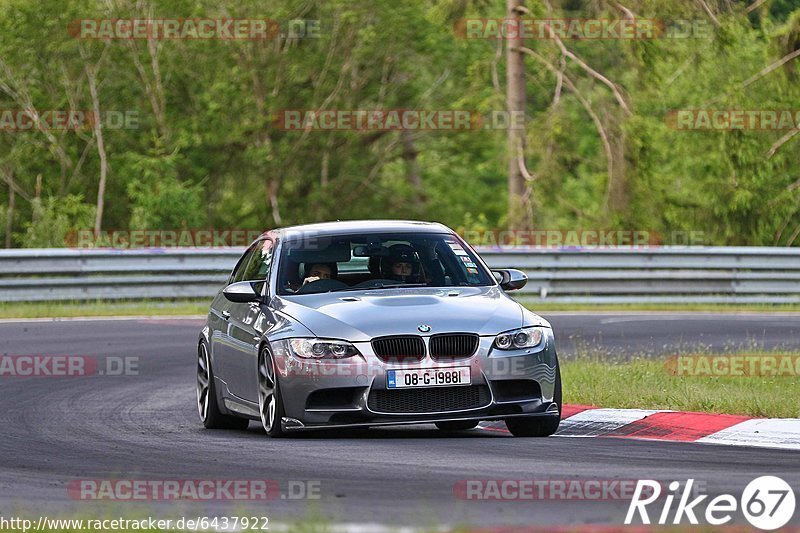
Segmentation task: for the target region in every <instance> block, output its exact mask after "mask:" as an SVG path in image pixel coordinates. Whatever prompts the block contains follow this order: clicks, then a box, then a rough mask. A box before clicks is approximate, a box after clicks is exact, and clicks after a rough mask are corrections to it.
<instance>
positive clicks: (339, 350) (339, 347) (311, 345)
mask: <svg viewBox="0 0 800 533" xmlns="http://www.w3.org/2000/svg"><path fill="white" fill-rule="evenodd" d="M288 344H289V351H290V352H291V353H292V355H294V356H295V357H297V358H299V359H346V358H348V357H354V356H356V355H360V353H359V351H358V350H357V349H356V347H355V346H353V345H352V344H351V343H349V342H347V341H339V340H334V339H289V343H288Z"/></svg>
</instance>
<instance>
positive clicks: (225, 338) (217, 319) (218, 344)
mask: <svg viewBox="0 0 800 533" xmlns="http://www.w3.org/2000/svg"><path fill="white" fill-rule="evenodd" d="M259 242H260V241H259ZM258 244H259V243H258V242H256V243H253V244H252V245H251V246H250V247H249V248H248V249H247V250H246V251H245V253H244V254H242V257H241V258H240V259H239V261H238V262H237V263H236V266H235V267H234V269H233V271H232V272H231V275H230V277H229V278H228V281H227V283H226V286H227V285H230V284H231V283H234V282H236V281H241V280H242V279H243V278H244V274H245V270H246V269H247V265H248V264H249V263H250V259H251V258H252V257H253V255H254V254H255V251H256V248H257V245H258ZM223 288H224V287H223ZM234 305H239V304H234V303H233V302H231V301H230V300H228V299H227V298H225V296H224V295H223V294H222V289H220V291H219V292H218V293H217V296H216V298H214V302H213V303H212V304H211V310H210V313H209V319H208V320H209V327H210V339H209V341H210V344H211V351H212V354H213V360H212V366H213V370H214V376H215V377H216V378H218V379H221V380H222V381H224V382H225V383H226V384H227V383H228V382H229V381H230V376H231V367H230V361H231V359H232V358H233V353H234V348H233V340H232V339H231V331H230V330H231V323H230V317H231V313H233V306H234Z"/></svg>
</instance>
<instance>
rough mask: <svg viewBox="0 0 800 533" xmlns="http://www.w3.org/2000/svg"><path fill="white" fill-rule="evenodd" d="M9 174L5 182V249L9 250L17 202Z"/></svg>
mask: <svg viewBox="0 0 800 533" xmlns="http://www.w3.org/2000/svg"><path fill="white" fill-rule="evenodd" d="M12 179H13V178H12V177H11V173H9V174H7V175H6V181H7V182H8V213H6V242H5V245H6V248H11V232H12V231H13V229H14V207H15V205H14V204H15V203H16V201H17V193H16V191H14V187H12V186H11V180H12Z"/></svg>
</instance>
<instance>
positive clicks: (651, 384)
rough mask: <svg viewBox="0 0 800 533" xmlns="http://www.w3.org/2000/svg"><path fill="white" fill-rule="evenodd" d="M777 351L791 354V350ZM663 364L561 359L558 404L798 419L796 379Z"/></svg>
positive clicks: (637, 360) (642, 360)
mask: <svg viewBox="0 0 800 533" xmlns="http://www.w3.org/2000/svg"><path fill="white" fill-rule="evenodd" d="M759 353H763V352H759ZM777 353H778V352H776V354H777ZM779 353H780V354H782V355H797V353H796V352H792V353H790V352H786V351H783V352H779ZM754 354H755V353H747V352H744V353H742V352H739V353H737V355H754ZM665 362H666V358H659V359H654V358H652V357H650V358H646V357H637V358H634V359H631V360H628V361H623V360H616V361H614V360H608V359H607V356H606V355H597V356H592V355H582V356H579V357H578V358H577V359H573V360H566V361H562V379H563V383H564V403H572V404H584V405H594V406H599V407H611V408H637V409H672V410H676V411H701V412H709V413H726V414H741V415H749V416H754V417H768V418H783V417H786V418H798V417H800V404H799V403H798V402H797V401H795V400H794V399H795V398H796V397H797V391H798V390H800V378H798V377H797V376H791V377H789V376H780V377H760V376H748V377H734V376H726V377H716V376H715V377H707V376H675V375H672V374H670V372H669V371H668V370H667V368H666V367H665Z"/></svg>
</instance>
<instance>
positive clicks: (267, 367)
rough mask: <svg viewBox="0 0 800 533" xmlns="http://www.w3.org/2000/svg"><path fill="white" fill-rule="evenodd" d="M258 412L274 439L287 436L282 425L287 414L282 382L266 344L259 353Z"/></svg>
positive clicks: (266, 430)
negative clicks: (282, 396)
mask: <svg viewBox="0 0 800 533" xmlns="http://www.w3.org/2000/svg"><path fill="white" fill-rule="evenodd" d="M258 412H259V414H260V415H261V427H263V428H264V431H265V432H266V433H267V435H269V436H270V437H272V438H273V439H277V438H281V437H285V436H286V432H285V431H283V428H282V427H281V419H282V418H283V417H284V416H285V415H286V411H284V409H283V399H282V398H281V390H280V383H279V382H278V377H277V375H276V373H275V361H274V359H273V358H272V352H270V350H269V348H267V347H266V346H265V347H263V348H262V349H261V353H260V354H259V355H258Z"/></svg>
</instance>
